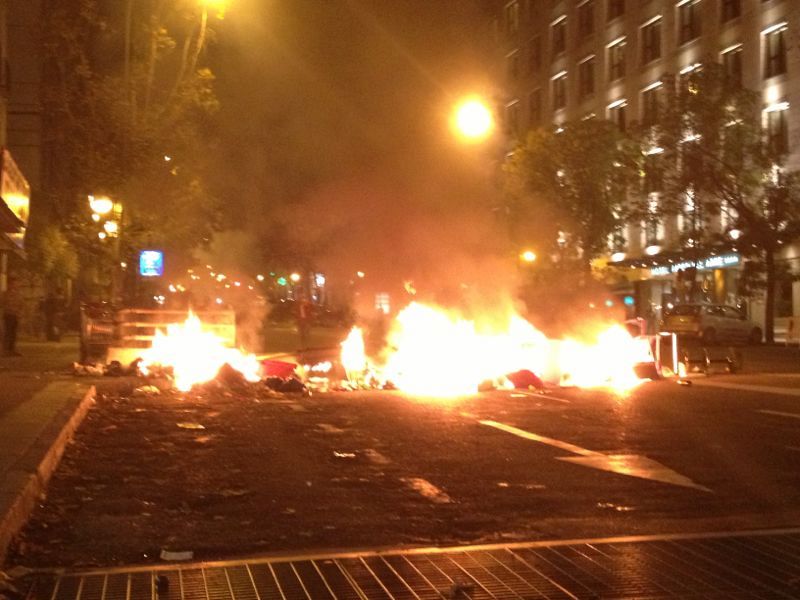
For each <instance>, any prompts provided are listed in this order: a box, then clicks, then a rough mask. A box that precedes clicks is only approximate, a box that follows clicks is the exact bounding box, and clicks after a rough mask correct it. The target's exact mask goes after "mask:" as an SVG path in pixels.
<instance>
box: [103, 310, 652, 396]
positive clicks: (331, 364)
mask: <svg viewBox="0 0 800 600" xmlns="http://www.w3.org/2000/svg"><path fill="white" fill-rule="evenodd" d="M364 337H365V335H364V331H363V330H362V329H361V328H359V327H354V328H353V329H352V330H351V331H350V333H349V334H348V336H347V338H346V339H345V340H344V341H343V342H342V343H341V348H340V352H339V353H338V356H330V358H329V359H327V360H320V361H318V362H315V363H313V364H302V365H299V364H295V363H292V362H285V361H278V360H259V359H258V358H257V357H256V356H255V355H253V354H247V353H244V352H242V351H240V350H237V349H235V348H231V347H228V346H226V345H225V343H224V341H223V340H222V339H220V338H218V337H217V336H215V335H214V334H213V333H211V332H210V331H207V330H205V329H204V328H203V324H202V323H201V321H200V320H199V319H198V318H197V317H196V316H194V315H192V314H190V315H189V317H188V318H187V320H186V321H185V322H184V323H179V324H175V325H171V326H169V327H168V329H167V331H166V332H157V334H156V336H155V338H154V340H153V345H152V347H151V348H148V349H146V350H143V351H142V355H141V358H140V359H139V360H138V361H136V363H134V365H132V368H133V369H134V370H135V372H136V374H138V375H140V376H143V377H158V376H166V377H168V378H170V379H172V380H173V381H174V387H175V388H176V389H177V390H178V391H183V392H185V391H189V390H190V389H192V387H193V386H196V385H201V384H205V383H208V382H212V381H215V382H217V383H219V384H223V385H225V386H227V387H231V388H234V387H237V386H238V387H242V386H246V385H249V384H259V385H264V386H266V387H267V388H268V389H270V390H273V391H275V392H280V393H305V392H307V391H309V390H313V391H320V392H328V391H353V390H359V389H399V390H401V391H403V392H406V393H408V394H414V395H423V396H433V397H452V396H459V395H466V394H472V393H475V392H478V391H482V390H487V389H498V388H499V389H513V388H539V389H541V388H542V387H544V383H543V382H547V383H548V384H551V385H566V386H577V387H608V388H612V389H614V390H617V391H621V392H623V391H626V390H630V389H632V388H633V387H635V386H636V385H638V384H639V383H640V382H641V381H642V379H641V378H640V377H639V376H638V375H637V372H636V370H637V366H638V365H641V364H643V363H652V361H653V359H652V354H651V351H650V346H649V344H648V342H647V340H645V339H641V338H634V337H631V335H630V334H629V333H628V332H627V331H626V330H625V328H623V327H622V326H620V325H612V326H596V327H594V328H593V329H592V331H591V332H590V333H589V334H588V335H587V336H586V338H585V339H583V340H576V339H561V340H553V339H548V338H547V337H546V336H545V335H544V334H543V333H542V332H541V331H539V330H537V329H536V328H535V327H534V326H533V325H531V324H530V323H529V322H528V321H526V320H524V319H523V318H522V317H520V316H519V315H517V314H514V313H509V314H508V315H507V316H506V317H504V318H500V319H498V318H497V317H496V316H493V318H492V319H491V320H488V319H486V320H483V321H475V320H468V319H465V318H463V317H462V316H461V315H459V314H457V313H455V312H453V311H447V310H445V309H442V308H439V307H435V306H432V305H427V304H422V303H418V302H414V303H411V304H410V305H408V306H407V307H406V308H404V309H403V310H402V311H400V313H399V314H398V315H397V316H396V318H395V319H394V321H393V322H392V324H391V327H390V329H389V333H388V336H387V338H386V341H385V345H384V347H383V348H382V349H381V350H380V351H379V352H377V353H376V354H375V356H370V355H369V354H368V353H367V350H366V344H365V341H364ZM117 367H118V368H119V369H121V367H119V365H117ZM110 368H111V365H109V366H107V367H106V370H108V369H110ZM88 369H89V370H91V367H89V368H88ZM89 374H97V373H93V372H92V373H89ZM106 374H115V373H106ZM117 374H122V373H117Z"/></svg>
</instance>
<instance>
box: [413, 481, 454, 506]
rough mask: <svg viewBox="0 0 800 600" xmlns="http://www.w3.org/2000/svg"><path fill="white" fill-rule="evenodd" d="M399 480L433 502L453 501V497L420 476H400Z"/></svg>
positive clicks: (444, 502)
mask: <svg viewBox="0 0 800 600" xmlns="http://www.w3.org/2000/svg"><path fill="white" fill-rule="evenodd" d="M400 481H402V482H403V483H405V484H406V485H408V486H409V487H410V488H411V489H412V490H414V491H415V492H418V493H419V494H420V495H421V496H423V497H425V498H427V499H428V500H430V501H431V502H433V503H434V504H451V503H452V502H453V499H452V498H451V497H450V496H448V495H447V494H446V493H445V492H444V491H442V490H440V489H439V488H438V487H436V486H435V485H433V484H432V483H431V482H430V481H428V480H427V479H423V478H422V477H402V478H401V479H400Z"/></svg>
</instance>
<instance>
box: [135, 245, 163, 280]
mask: <svg viewBox="0 0 800 600" xmlns="http://www.w3.org/2000/svg"><path fill="white" fill-rule="evenodd" d="M163 274H164V253H163V252H161V250H142V251H141V253H140V254H139V275H141V276H142V277H161V276H162V275H163Z"/></svg>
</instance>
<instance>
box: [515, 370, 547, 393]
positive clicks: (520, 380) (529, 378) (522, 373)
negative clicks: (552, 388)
mask: <svg viewBox="0 0 800 600" xmlns="http://www.w3.org/2000/svg"><path fill="white" fill-rule="evenodd" d="M506 379H508V380H509V381H510V382H511V383H512V384H513V385H514V387H515V388H516V389H518V390H527V389H531V388H534V389H537V390H543V389H544V382H542V380H541V379H540V378H539V377H538V376H537V375H536V374H535V373H534V372H533V371H529V370H528V369H521V370H519V371H515V372H514V373H509V374H508V375H506Z"/></svg>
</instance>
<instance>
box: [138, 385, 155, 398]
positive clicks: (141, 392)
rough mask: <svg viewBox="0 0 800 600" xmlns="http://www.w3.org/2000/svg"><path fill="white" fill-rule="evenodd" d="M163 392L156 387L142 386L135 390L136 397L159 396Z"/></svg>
mask: <svg viewBox="0 0 800 600" xmlns="http://www.w3.org/2000/svg"><path fill="white" fill-rule="evenodd" d="M160 393H161V390H160V389H158V388H157V387H156V386H154V385H142V386H139V387H137V388H136V389H135V390H133V395H134V396H138V397H141V396H158V395H159V394H160Z"/></svg>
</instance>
